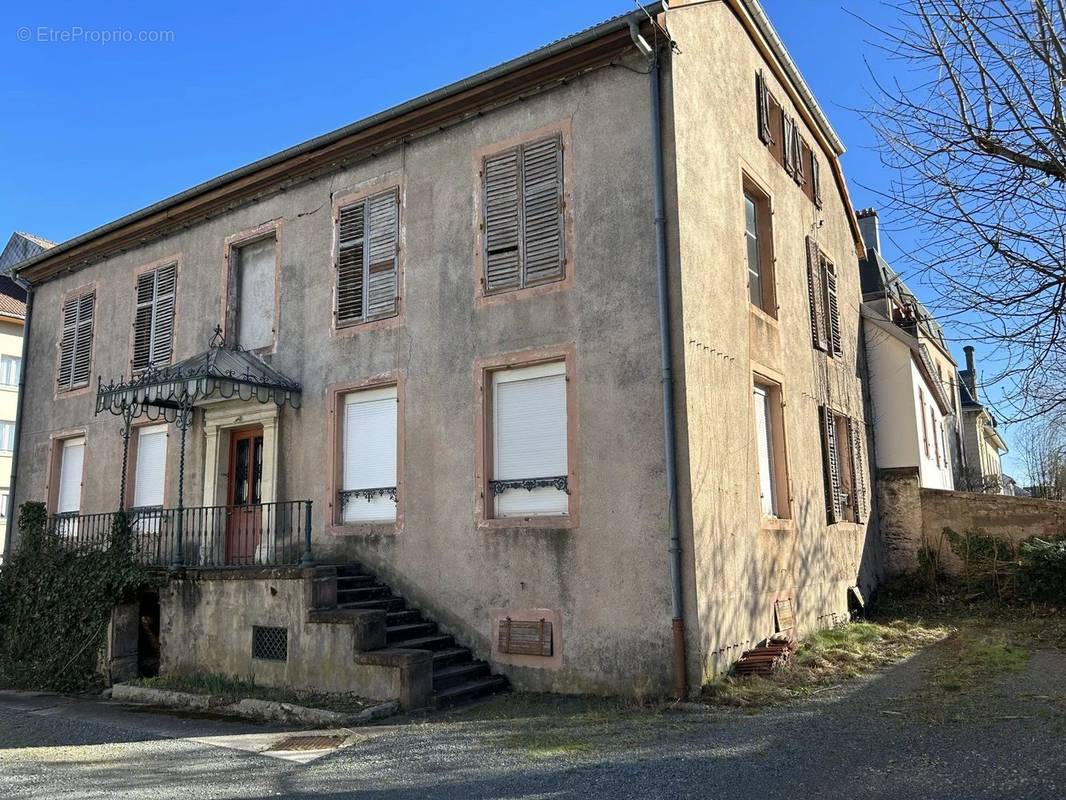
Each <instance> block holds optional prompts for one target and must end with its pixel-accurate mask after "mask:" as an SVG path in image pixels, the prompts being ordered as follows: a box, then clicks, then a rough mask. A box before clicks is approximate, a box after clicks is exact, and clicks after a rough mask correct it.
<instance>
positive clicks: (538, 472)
mask: <svg viewBox="0 0 1066 800" xmlns="http://www.w3.org/2000/svg"><path fill="white" fill-rule="evenodd" d="M492 400H493V437H492V438H493V459H492V468H493V475H492V477H493V478H494V479H495V480H508V481H509V480H527V479H534V478H554V477H562V476H566V475H567V474H568V461H567V438H566V432H567V422H566V416H567V408H566V365H565V363H564V362H562V361H558V362H553V363H550V364H538V365H536V366H532V367H524V368H518V369H508V370H499V371H497V372H493V373H492ZM568 510H569V499H568V497H567V495H566V493H565V492H564V491H561V490H560V489H556V488H555V487H553V486H543V487H537V488H534V489H533V490H532V491H530V490H528V489H523V488H518V489H507V490H505V491H504V492H503V493H502V494H500V495H498V496H497V497H496V514H497V516H501V517H504V516H534V515H556V516H558V515H565V514H566V513H567V512H568Z"/></svg>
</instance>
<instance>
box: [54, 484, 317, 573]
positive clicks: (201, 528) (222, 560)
mask: <svg viewBox="0 0 1066 800" xmlns="http://www.w3.org/2000/svg"><path fill="white" fill-rule="evenodd" d="M117 515H118V512H108V513H103V514H56V515H54V516H52V517H50V518H49V528H48V531H49V534H50V535H51V536H52V537H54V539H55V540H56V541H58V542H59V543H60V544H61V545H62V546H64V547H68V548H70V549H73V550H77V551H81V552H91V551H99V550H104V549H106V548H108V547H110V546H111V545H112V543H113V542H114V525H115V519H116V517H117ZM126 517H127V523H128V525H129V531H128V541H129V542H130V547H131V550H132V553H133V556H134V558H135V560H136V561H137V562H138V563H141V564H144V565H146V566H164V567H166V566H184V567H190V568H193V567H212V568H221V567H263V566H292V565H298V564H299V565H304V566H308V565H310V563H311V559H312V557H311V501H310V500H287V501H282V502H278V503H262V504H258V505H248V506H199V507H192V508H183V509H180V510H179V509H176V508H161V507H150V508H131V509H129V510H128V511H127V512H126Z"/></svg>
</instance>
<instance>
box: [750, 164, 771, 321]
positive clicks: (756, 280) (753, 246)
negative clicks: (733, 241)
mask: <svg viewBox="0 0 1066 800" xmlns="http://www.w3.org/2000/svg"><path fill="white" fill-rule="evenodd" d="M772 237H773V234H772V230H771V227H770V200H769V198H768V197H766V195H764V194H762V193H760V192H758V191H757V190H756V189H755V187H754V186H750V185H747V184H745V188H744V243H745V248H746V252H747V263H748V299H749V300H750V301H751V304H752V305H753V306H756V307H758V308H760V309H762V310H763V311H765V312H766V313H768V314H770V315H772V316H775V317H776V316H777V303H776V299H775V291H774V275H773V240H772Z"/></svg>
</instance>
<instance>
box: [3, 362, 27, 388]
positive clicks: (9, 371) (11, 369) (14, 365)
mask: <svg viewBox="0 0 1066 800" xmlns="http://www.w3.org/2000/svg"><path fill="white" fill-rule="evenodd" d="M21 372H22V359H21V358H19V357H18V356H0V385H3V386H18V384H19V375H20V373H21Z"/></svg>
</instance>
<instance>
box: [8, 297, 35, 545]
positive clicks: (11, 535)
mask: <svg viewBox="0 0 1066 800" xmlns="http://www.w3.org/2000/svg"><path fill="white" fill-rule="evenodd" d="M14 280H15V283H17V284H18V285H19V286H21V287H22V288H23V289H25V290H26V321H25V323H24V324H23V326H22V361H21V363H20V364H19V383H18V392H19V396H18V400H16V401H15V445H14V447H12V448H11V480H10V481H8V489H7V508H6V509H5V511H6V513H7V530H6V531H5V532H4V551H3V553H0V555H2V556H3V561H4V563H5V564H6V563H7V561H8V559H9V558H11V545H12V542H14V539H15V528H16V526H17V525H18V520H16V519H15V485H16V484H17V483H18V465H19V442H20V441H21V439H22V406H23V404H24V403H25V401H26V373H27V372H28V370H27V369H26V365H27V363H28V359H29V354H30V316H31V315H32V314H33V287H32V286H30V284H29V283H27V282H26V281H24V280H22V278H18V277H16V278H15V279H14Z"/></svg>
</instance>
